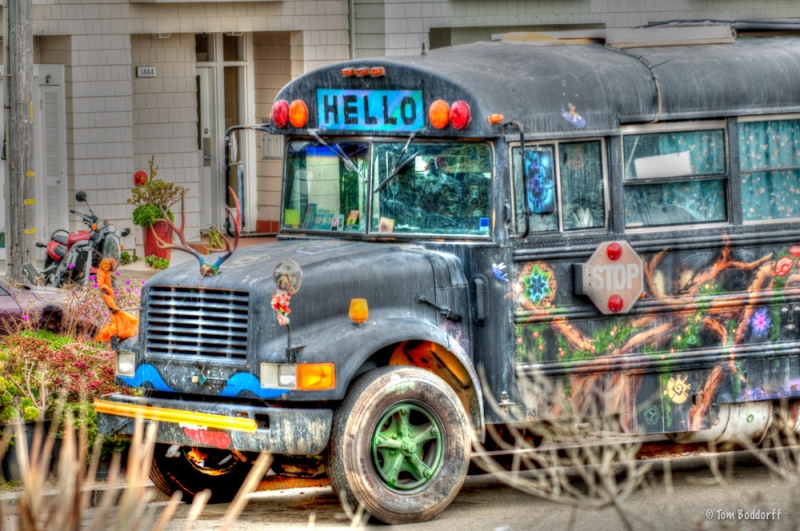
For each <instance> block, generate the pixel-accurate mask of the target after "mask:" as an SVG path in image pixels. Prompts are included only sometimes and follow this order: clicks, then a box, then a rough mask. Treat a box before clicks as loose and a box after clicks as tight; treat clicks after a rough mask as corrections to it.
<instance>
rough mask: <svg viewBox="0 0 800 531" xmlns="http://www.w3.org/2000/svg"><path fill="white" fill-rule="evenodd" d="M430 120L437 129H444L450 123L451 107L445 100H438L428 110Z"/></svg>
mask: <svg viewBox="0 0 800 531" xmlns="http://www.w3.org/2000/svg"><path fill="white" fill-rule="evenodd" d="M428 120H430V122H431V125H432V126H433V127H434V128H435V129H444V128H445V127H447V125H448V124H449V123H450V106H449V105H447V102H446V101H444V100H436V101H434V102H433V103H431V106H430V108H429V109H428Z"/></svg>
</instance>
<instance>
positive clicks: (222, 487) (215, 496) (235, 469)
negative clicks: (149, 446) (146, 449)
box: [150, 444, 253, 503]
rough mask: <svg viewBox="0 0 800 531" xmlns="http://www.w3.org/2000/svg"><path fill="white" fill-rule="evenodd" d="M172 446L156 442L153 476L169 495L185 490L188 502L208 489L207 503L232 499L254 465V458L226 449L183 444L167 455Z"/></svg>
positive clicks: (151, 472)
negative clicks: (243, 459) (172, 453)
mask: <svg viewBox="0 0 800 531" xmlns="http://www.w3.org/2000/svg"><path fill="white" fill-rule="evenodd" d="M169 447H170V445H168V444H156V446H155V448H154V451H153V464H152V466H151V467H150V479H151V480H152V481H153V483H154V484H155V486H156V487H158V489H159V490H160V491H161V492H163V493H164V494H166V495H167V496H172V495H173V494H174V493H175V492H178V491H182V492H183V498H182V501H184V502H186V503H192V501H193V500H194V497H195V496H196V495H197V494H198V493H199V492H201V491H203V490H206V489H209V490H210V491H211V498H209V500H208V503H228V502H230V501H231V500H233V498H234V497H235V496H236V493H237V492H238V491H239V487H240V486H241V485H242V484H243V483H244V480H245V478H247V474H248V473H249V472H250V469H251V468H253V464H252V463H253V461H252V460H249V461H247V462H245V461H241V460H239V459H237V458H236V457H235V456H234V455H233V454H232V453H231V452H229V451H227V450H216V449H213V448H195V447H191V446H181V447H180V448H178V451H177V452H176V455H175V456H174V457H167V451H168V449H169Z"/></svg>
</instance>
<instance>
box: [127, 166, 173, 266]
mask: <svg viewBox="0 0 800 531" xmlns="http://www.w3.org/2000/svg"><path fill="white" fill-rule="evenodd" d="M154 162H155V157H150V175H149V177H148V175H147V174H146V173H145V172H143V171H138V172H136V174H134V176H133V179H134V184H135V187H134V188H133V189H132V190H131V197H130V198H129V199H128V203H130V204H132V205H134V206H135V207H136V208H134V209H133V223H134V224H135V225H139V226H140V227H142V229H143V233H144V239H143V244H144V255H145V257H147V256H151V255H155V256H157V257H159V258H163V259H165V260H169V259H170V249H168V248H167V249H162V248H161V247H159V245H158V240H159V239H160V240H161V241H163V242H164V243H167V244H169V243H172V229H171V228H170V226H169V225H168V224H167V222H166V221H164V216H165V213H166V216H169V219H170V220H172V219H174V217H173V215H172V212H171V211H170V208H172V206H173V205H175V203H177V202H178V201H180V200H181V198H183V196H184V195H185V194H186V192H187V189H186V188H184V187H183V186H178V185H176V184H175V183H170V182H166V181H164V180H162V179H157V178H156V175H157V174H158V173H157V172H158V166H154Z"/></svg>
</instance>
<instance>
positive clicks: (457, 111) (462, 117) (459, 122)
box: [450, 100, 471, 131]
mask: <svg viewBox="0 0 800 531" xmlns="http://www.w3.org/2000/svg"><path fill="white" fill-rule="evenodd" d="M470 118H471V116H470V112H469V105H467V102H465V101H461V100H459V101H457V102H455V103H453V105H452V106H451V107H450V123H451V124H453V127H455V128H456V129H458V130H459V131H460V130H462V129H466V128H467V126H468V125H469V120H470Z"/></svg>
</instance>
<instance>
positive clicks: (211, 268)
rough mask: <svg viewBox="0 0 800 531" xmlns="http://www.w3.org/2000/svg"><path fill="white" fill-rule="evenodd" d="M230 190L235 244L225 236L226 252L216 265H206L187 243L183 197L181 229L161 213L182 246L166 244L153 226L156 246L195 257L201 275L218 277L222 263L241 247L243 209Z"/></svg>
mask: <svg viewBox="0 0 800 531" xmlns="http://www.w3.org/2000/svg"><path fill="white" fill-rule="evenodd" d="M228 190H229V191H230V193H231V196H233V202H234V204H235V205H236V212H235V213H234V211H233V209H232V208H231V207H229V206H227V205H226V206H225V209H226V210H227V211H228V214H229V215H230V216H231V218H233V225H234V232H235V237H234V239H233V244H231V242H230V241H229V240H228V238H225V237H224V236H223V239H224V240H225V251H224V252H223V253H222V255H221V256H219V257H218V258H217V261H216V262H215V263H214V264H208V263H206V260H205V258H204V257H203V255H202V254H200V253H199V252H198V251H197V250H195V249H193V248H192V247H191V246H190V245H189V244H188V243H186V236H185V234H184V227H185V225H186V213H185V211H184V197H183V196H181V226H180V227H176V226H175V223H173V222H172V220H171V219H169V216H167V213H166V211H165V210H164V209H163V208H162V209H161V212H162V214H163V215H164V220H165V221H166V222H167V224H168V225H169V227H170V228H171V229H172V230H173V231H174V232H175V233H176V234H177V235H178V240H179V241H180V244H174V243H167V242H165V241H164V240H162V239H161V238H159V237H158V235H157V234H156V233H155V230H153V228H152V226H151V227H150V230H152V231H153V236H155V237H156V244H157V245H158V247H159V248H161V249H177V250H179V251H184V252H186V253H189V254H191V255H193V256H194V257H195V258H197V261H198V262H200V274H201V275H203V276H206V277H208V276H214V275H216V274H217V273H218V272H219V266H220V265H222V263H223V262H224V261H225V260H227V259H228V257H230V255H231V254H233V251H235V250H236V247H237V246H238V245H239V236H240V234H241V232H242V209H241V207H240V206H239V198H238V197H237V196H236V194H235V193H234V192H233V189H232V188H228Z"/></svg>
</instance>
